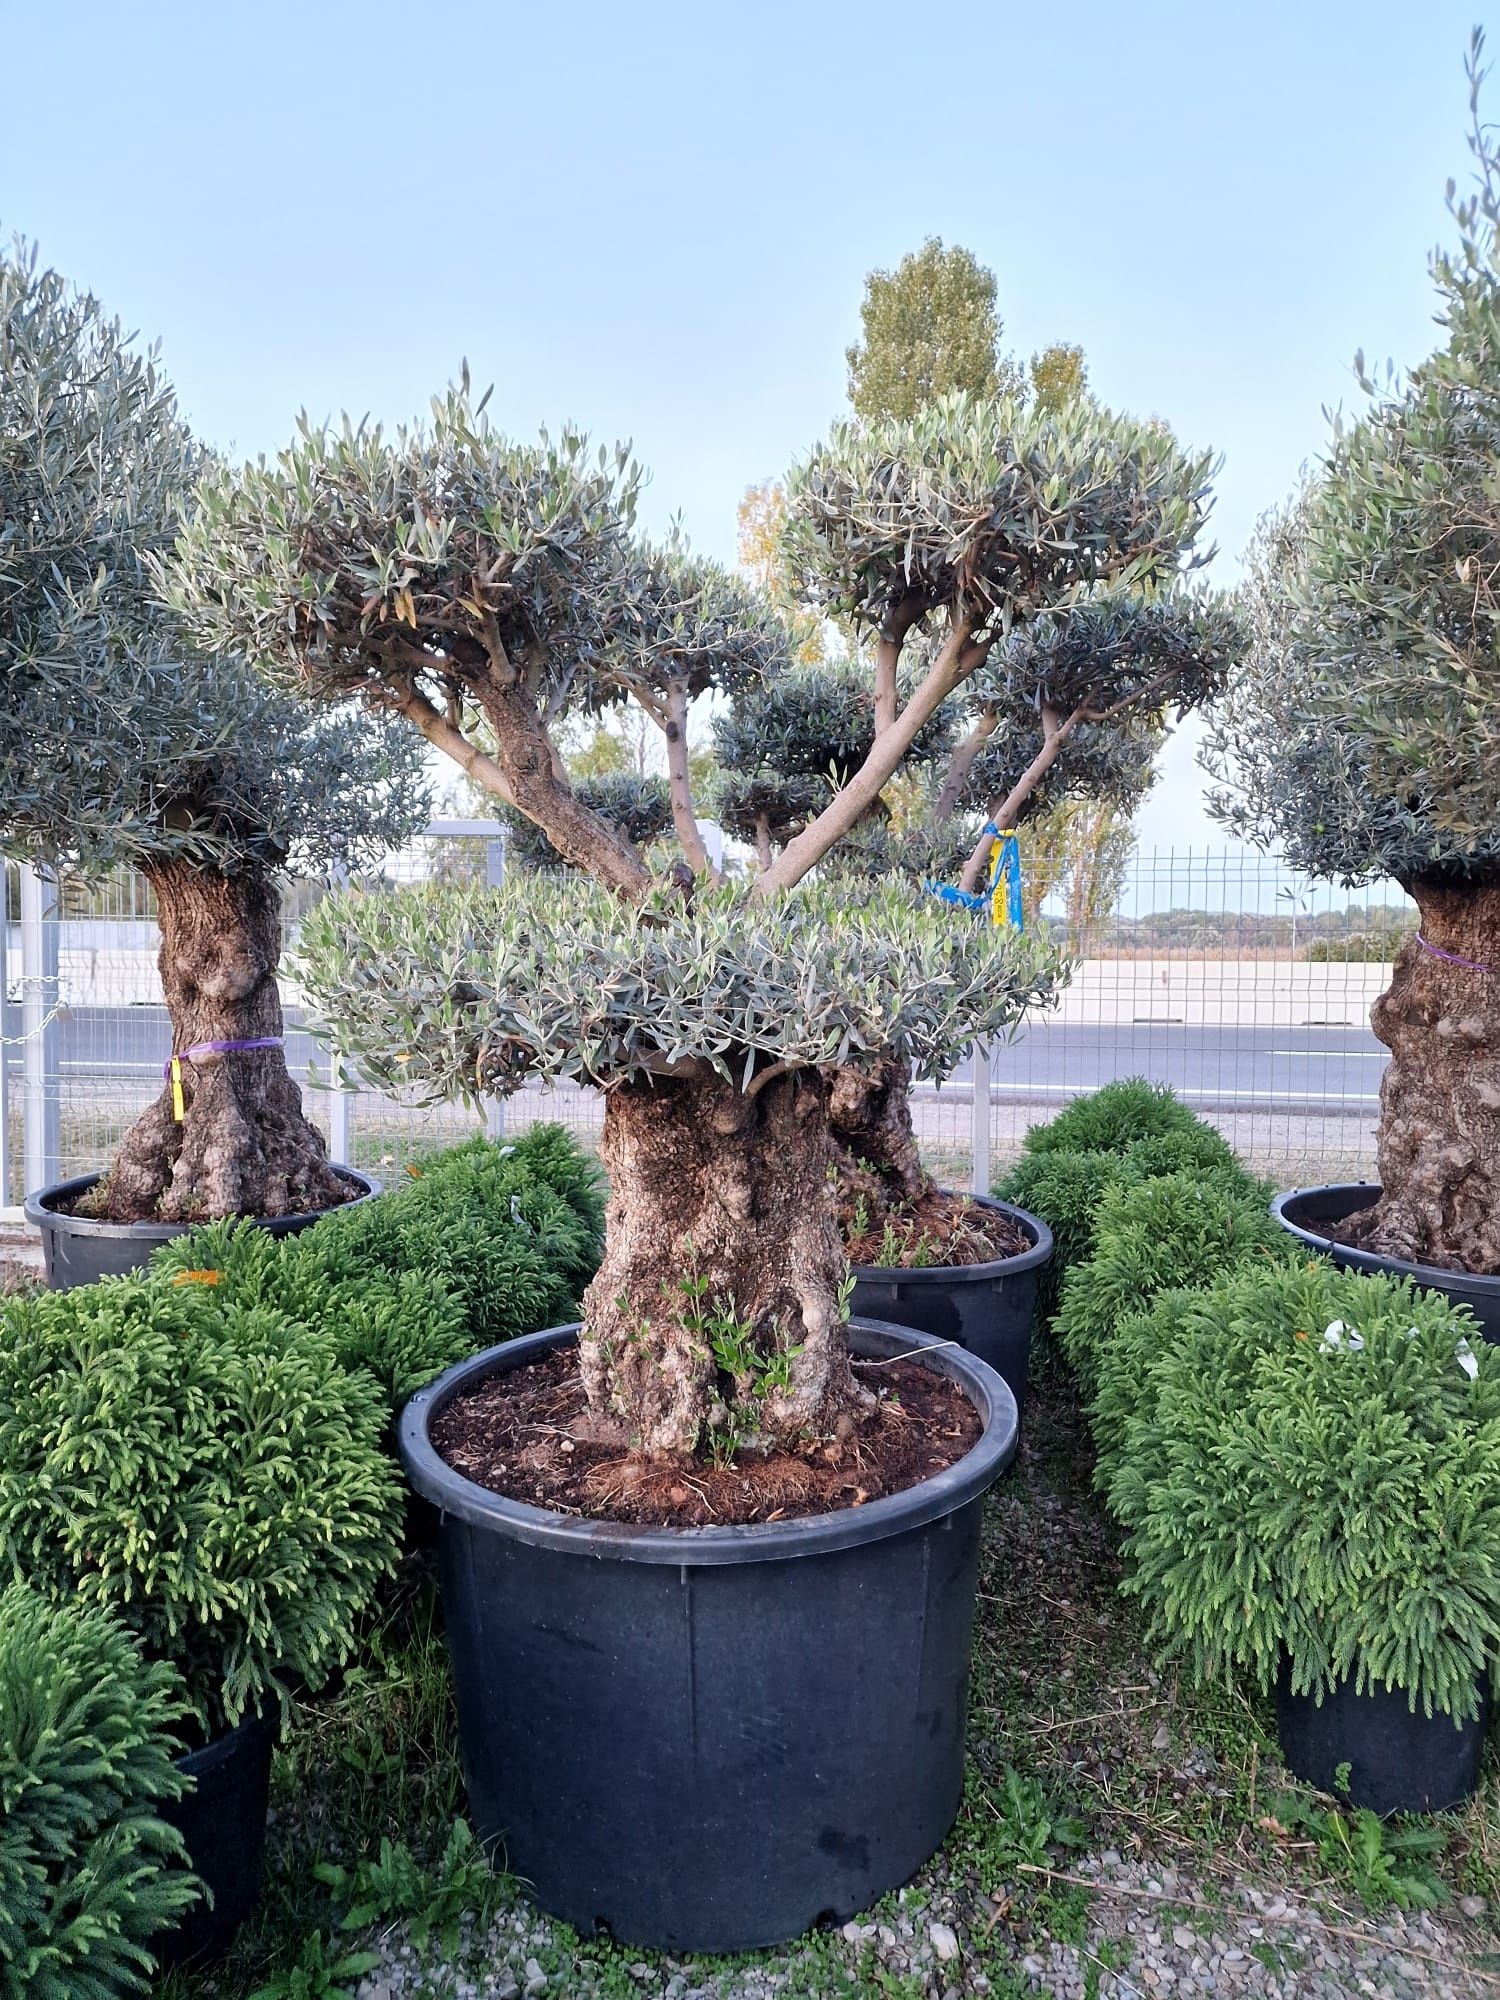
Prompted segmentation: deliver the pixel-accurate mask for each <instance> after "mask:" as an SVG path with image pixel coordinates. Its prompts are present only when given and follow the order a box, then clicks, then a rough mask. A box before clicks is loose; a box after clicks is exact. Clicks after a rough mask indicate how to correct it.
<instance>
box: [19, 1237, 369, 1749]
mask: <svg viewBox="0 0 1500 2000" xmlns="http://www.w3.org/2000/svg"><path fill="white" fill-rule="evenodd" d="M182 1275H183V1276H184V1278H185V1279H186V1280H187V1282H184V1283H182V1284H180V1285H179V1284H163V1283H162V1282H160V1280H159V1279H152V1278H148V1277H141V1278H135V1277H131V1278H121V1279H115V1280H110V1281H106V1282H105V1283H103V1284H98V1285H87V1286H80V1287H78V1288H77V1289H75V1290H73V1291H70V1292H61V1293H44V1294H41V1295H39V1296H37V1297H35V1298H24V1299H17V1300H12V1301H9V1302H7V1303H6V1305H5V1306H4V1308H3V1310H0V1570H4V1571H9V1572H10V1573H12V1574H15V1575H19V1576H21V1577H25V1578H27V1579H28V1580H30V1581H31V1582H32V1583H33V1584H34V1585H35V1586H36V1587H37V1588H38V1589H39V1590H41V1591H42V1592H44V1593H46V1594H48V1595H50V1596H52V1597H54V1598H56V1599H59V1600H68V1601H72V1602H77V1603H79V1604H80V1605H84V1606H97V1607H100V1608H102V1609H110V1610H113V1611H116V1612H117V1613H118V1614H119V1616H120V1617H121V1618H122V1619H123V1620H124V1621H125V1622H126V1624H128V1625H129V1626H130V1627H131V1629H132V1630H133V1631H134V1632H135V1633H136V1634H137V1635H138V1636H139V1638H140V1640H141V1642H142V1644H143V1646H144V1648H145V1651H146V1653H147V1656H148V1657H149V1658H151V1659H156V1660H170V1661H172V1662H173V1663H174V1664H175V1665H176V1666H177V1667H178V1668H179V1670H180V1671H181V1673H182V1675H183V1678H184V1680H185V1682H186V1686H187V1692H188V1698H189V1700H190V1702H191V1705H192V1709H193V1712H194V1717H195V1722H196V1725H197V1727H198V1729H199V1730H200V1731H201V1732H205V1733H207V1734H209V1735H212V1734H214V1733H216V1732H217V1731H218V1730H220V1729H221V1728H222V1727H224V1726H225V1725H226V1724H228V1725H231V1726H232V1725H233V1724H235V1723H236V1722H238V1721H239V1720H240V1719H241V1717H242V1716H243V1715H244V1714H245V1713H246V1711H247V1710H250V1709H252V1708H254V1707H255V1706H257V1705H258V1704H260V1703H262V1702H264V1701H266V1700H268V1699H270V1698H272V1697H274V1696H276V1695H277V1694H279V1693H281V1692H284V1690H285V1689H286V1687H287V1685H288V1684H289V1683H290V1682H291V1681H292V1680H293V1679H294V1678H296V1679H300V1680H302V1681H304V1682H306V1683H308V1684H310V1685H312V1686H314V1687H316V1686H318V1685H319V1684H320V1683H321V1682H322V1681H323V1680H324V1679H325V1678H326V1676H327V1674H328V1673H329V1672H330V1670H331V1669H332V1668H333V1667H334V1666H335V1665H336V1664H338V1663H340V1662H342V1661H343V1660H345V1659H346V1658H347V1657H348V1655H349V1651H350V1648H351V1646H352V1643H353V1637H354V1630H355V1625H356V1621H357V1620H358V1619H359V1617H360V1616H361V1614H362V1613H363V1612H364V1610H365V1609H366V1607H367V1606H368V1605H369V1604H370V1602H371V1600H372V1597H373V1593H374V1590H375V1586H376V1584H377V1582H378V1581H379V1579H380V1578H381V1576H382V1575H384V1574H385V1573H386V1571H387V1570H388V1569H389V1568H390V1567H391V1566H392V1565H393V1563H394V1560H395V1553H396V1547H397V1536H398V1532H399V1527H400V1521H401V1500H400V1486H399V1482H398V1480H397V1477H396V1472H395V1468H394V1466H393V1465H392V1463H391V1461H390V1459H389V1457H388V1456H387V1455H386V1453H385V1452H384V1450H383V1449H382V1443H383V1438H384V1432H385V1426H386V1420H387V1419H386V1411H385V1408H384V1405H383V1403H382V1399H381V1397H380V1395H379V1394H378V1392H377V1391H376V1389H375V1385H374V1384H373V1383H372V1381H371V1380H370V1378H369V1377H368V1376H365V1375H363V1374H360V1373H358V1372H356V1371H352V1370H350V1369H348V1368H345V1367H344V1366H343V1365H342V1364H341V1363H340V1362H339V1360H338V1358H337V1355H336V1353H335V1351H334V1345H333V1342H332V1340H331V1339H330V1338H329V1337H328V1336H327V1335H326V1334H322V1333H319V1332H317V1331H316V1330H314V1329H312V1328H310V1327H308V1326H306V1325H303V1324H301V1323H300V1322H298V1321H296V1320H294V1319H292V1318H290V1317H289V1316H288V1315H286V1314H285V1313H284V1312H281V1311H278V1310H277V1309H276V1308H275V1307H273V1306H271V1305H267V1304H241V1303H238V1302H236V1301H234V1300H230V1301H226V1302H221V1301H219V1300H218V1298H217V1297H216V1291H217V1287H216V1286H215V1285H214V1283H213V1282H212V1275H213V1274H212V1273H211V1272H202V1273H184V1274H182Z"/></svg>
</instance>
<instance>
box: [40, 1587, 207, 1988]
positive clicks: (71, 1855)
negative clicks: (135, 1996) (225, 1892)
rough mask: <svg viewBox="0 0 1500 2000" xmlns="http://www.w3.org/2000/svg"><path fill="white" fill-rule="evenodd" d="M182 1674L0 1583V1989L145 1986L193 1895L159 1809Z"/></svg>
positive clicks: (175, 1793) (86, 1619)
mask: <svg viewBox="0 0 1500 2000" xmlns="http://www.w3.org/2000/svg"><path fill="white" fill-rule="evenodd" d="M184 1706H185V1705H184V1702H183V1698H182V1684H181V1682H180V1680H179V1679H178V1676H177V1674H176V1673H175V1672H174V1670H173V1669H172V1668H171V1667H170V1666H168V1665H167V1664H166V1663H165V1662H162V1661H156V1662H147V1661H146V1660H144V1659H143V1658H142V1656H141V1651H140V1648H139V1646H138V1644H137V1643H136V1641H135V1640H134V1638H133V1637H132V1636H131V1635H130V1633H129V1632H127V1631H126V1629H125V1627H124V1626H123V1625H122V1624H121V1623H120V1622H119V1621H118V1620H117V1619H116V1618H114V1617H112V1616H111V1615H110V1614H109V1613H107V1612H105V1611H102V1610H99V1609H97V1608H90V1607H88V1606H84V1605H79V1604H76V1603H71V1604H70V1603H62V1604H59V1603H55V1602H53V1601H52V1600H51V1599H49V1598H47V1597H45V1596H43V1595H42V1594H41V1593H40V1592H39V1591H35V1590H32V1589H30V1588H28V1586H26V1585H25V1584H21V1583H13V1584H11V1585H10V1587H9V1588H8V1589H6V1590H4V1591H0V2000H115V1996H116V1995H119V1994H122V1993H144V1992H145V1991H147V1989H148V1978H147V1975H148V1973H149V1972H150V1970H151V1966H152V1960H151V1956H150V1952H149V1948H148V1946H149V1940H150V1939H151V1937H152V1936H153V1934H154V1933H156V1932H157V1931H160V1930H163V1929H165V1928H166V1927H167V1926H169V1925H171V1924H172V1923H173V1922H175V1921H176V1919H177V1918H179V1917H180V1916H181V1915H182V1913H183V1912H184V1911H185V1910H186V1909H187V1908H188V1906H189V1905H190V1904H191V1903H192V1902H193V1901H194V1900H195V1899H196V1897H197V1896H198V1894H199V1893H200V1892H199V1890H198V1889H197V1887H196V1885H195V1884H194V1882H193V1879H192V1877H191V1876H190V1875H189V1874H188V1873H187V1871H186V1868H185V1866H183V1865H182V1864H184V1863H185V1861H186V1856H185V1854H184V1852H183V1849H182V1843H181V1841H180V1839H179V1838H178V1836H177V1834H176V1833H175V1832H174V1831H173V1830H172V1829H171V1828H170V1827H168V1826H166V1825H165V1824H164V1823H163V1821H162V1820H161V1819H160V1817H159V1812H160V1808H161V1805H162V1803H163V1802H164V1801H166V1800H170V1799H175V1798H178V1797H179V1796H180V1795H181V1793H182V1791H183V1789H184V1784H185V1781H184V1779H183V1778H182V1776H181V1774H180V1773H179V1772H178V1771H177V1770H176V1769H175V1768H174V1766H173V1762H172V1759H173V1757H174V1756H175V1755H176V1754H177V1753H178V1751H179V1748H180V1745H179V1744H178V1743H177V1741H176V1740H175V1738H174V1735H173V1732H174V1730H175V1729H177V1728H178V1726H179V1725H180V1723H181V1721H182V1717H183V1713H184Z"/></svg>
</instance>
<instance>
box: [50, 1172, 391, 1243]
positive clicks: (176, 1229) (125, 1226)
mask: <svg viewBox="0 0 1500 2000" xmlns="http://www.w3.org/2000/svg"><path fill="white" fill-rule="evenodd" d="M329 1165H330V1166H331V1167H332V1168H333V1171H334V1172H335V1173H336V1174H337V1175H338V1177H339V1179H340V1180H341V1181H348V1182H349V1183H350V1184H351V1185H353V1186H355V1187H356V1188H357V1189H358V1190H359V1192H358V1193H357V1194H356V1195H355V1197H354V1199H355V1201H369V1200H372V1199H373V1197H374V1196H376V1195H378V1194H384V1192H385V1184H384V1182H383V1181H379V1180H377V1179H376V1178H375V1176H374V1175H373V1174H367V1173H364V1172H363V1171H362V1170H361V1169H360V1168H358V1167H349V1166H345V1165H344V1164H343V1163H342V1162H341V1161H338V1160H331V1161H330V1162H329ZM102 1178H103V1176H102V1175H101V1174H74V1175H73V1176H72V1178H71V1179H69V1180H65V1181H53V1182H51V1183H50V1184H49V1185H48V1186H47V1187H41V1188H36V1189H34V1190H33V1191H32V1192H31V1193H30V1194H28V1195H27V1196H26V1197H25V1200H24V1201H23V1203H22V1212H23V1213H24V1215H25V1217H26V1220H27V1221H28V1222H29V1223H30V1224H31V1226H32V1227H33V1228H34V1229H55V1230H58V1231H60V1232H62V1233H65V1234H67V1235H70V1236H93V1237H100V1238H121V1237H126V1238H130V1239H132V1240H133V1241H135V1242H137V1243H140V1242H162V1243H168V1242H170V1241H171V1240H172V1238H173V1237H174V1236H182V1235H184V1234H185V1233H186V1232H187V1231H188V1230H189V1229H193V1228H196V1227H197V1225H196V1223H192V1222H106V1221H104V1220H103V1219H102V1218H100V1217H96V1216H92V1215H67V1214H64V1213H63V1211H62V1210H61V1209H59V1207H58V1203H59V1202H61V1201H68V1200H72V1199H75V1198H76V1197H77V1196H78V1195H81V1194H87V1192H88V1190H89V1189H90V1188H91V1187H96V1186H97V1185H98V1183H99V1182H100V1180H101V1179H102ZM352 1206H353V1204H352V1203H350V1202H342V1203H340V1205H339V1207H340V1208H349V1207H352ZM338 1213H339V1209H338V1208H309V1209H304V1210H303V1211H302V1212H301V1213H300V1214H298V1215H257V1216H252V1217H250V1218H249V1220H251V1221H254V1222H277V1223H282V1224H287V1223H295V1222H307V1223H310V1222H316V1221H321V1220H322V1218H323V1217H324V1216H325V1215H337V1214H338Z"/></svg>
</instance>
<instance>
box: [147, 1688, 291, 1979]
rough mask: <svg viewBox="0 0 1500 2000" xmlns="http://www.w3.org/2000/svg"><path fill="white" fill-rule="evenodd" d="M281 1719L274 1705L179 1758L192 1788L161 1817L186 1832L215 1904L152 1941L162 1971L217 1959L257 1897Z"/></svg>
mask: <svg viewBox="0 0 1500 2000" xmlns="http://www.w3.org/2000/svg"><path fill="white" fill-rule="evenodd" d="M276 1724H277V1713H276V1710H275V1708H274V1707H271V1708H267V1709H264V1710H262V1712H261V1713H260V1714H258V1715H249V1716H246V1718H245V1720H244V1721H243V1722H242V1723H241V1724H240V1725H239V1727H238V1728H237V1729H231V1730H230V1732H229V1734H228V1735H227V1736H220V1737H217V1738H216V1739H215V1740H214V1741H213V1742H212V1743H210V1744H208V1745H207V1746H206V1747H205V1748H204V1749H202V1750H194V1751H191V1752H189V1754H188V1755H187V1756H186V1757H179V1758H178V1759H177V1768H178V1770H179V1771H183V1772H186V1774H187V1775H188V1777H190V1778H192V1779H193V1781H194V1783H193V1789H192V1790H191V1791H190V1792H188V1793H186V1794H185V1795H184V1797H182V1798H180V1799H178V1800H177V1801H176V1802H175V1803H174V1804H171V1805H164V1806H163V1807H162V1809H161V1816H162V1818H163V1819H164V1820H166V1821H167V1823H168V1824H169V1825H170V1826H175V1827H176V1829H177V1831H178V1832H179V1833H180V1834H181V1835H182V1839H183V1844H184V1845H185V1846H186V1848H187V1851H188V1860H189V1863H190V1864H191V1867H192V1870H193V1873H194V1874H195V1875H197V1876H198V1877H200V1878H201V1880H202V1881H203V1883H204V1885H205V1887H206V1888H207V1889H208V1890H209V1892H210V1894H211V1897H212V1901H209V1900H208V1899H207V1898H204V1899H202V1900H200V1901H199V1902H197V1903H195V1904H194V1905H193V1907H192V1909H190V1910H189V1911H188V1913H187V1915H186V1916H185V1917H184V1918H183V1920H182V1922H181V1923H180V1924H179V1925H178V1926H177V1927H176V1929H175V1930H171V1931H164V1932H163V1933H162V1934H161V1935H160V1936H159V1937H157V1938H154V1939H153V1940H152V1943H151V1950H152V1952H153V1953H154V1954H155V1957H156V1961H157V1969H158V1970H159V1971H161V1972H167V1971H170V1969H171V1968H172V1967H173V1966H175V1965H189V1964H193V1965H201V1964H203V1963H205V1962H206V1961H207V1960H209V1959H214V1958H218V1957H220V1956H221V1955H222V1954H223V1953H224V1952H225V1951H227V1950H228V1949H229V1944H230V1940H231V1939H232V1938H233V1936H234V1934H235V1932H236V1931H237V1930H238V1929H239V1927H240V1925H241V1924H242V1923H243V1922H244V1921H245V1919H246V1918H247V1917H248V1916H250V1915H251V1914H252V1912H253V1911H254V1909H255V1906H256V1904H257V1903H258V1902H259V1901H260V1878H261V1870H262V1868H263V1866H264V1863H265V1856H266V1806H267V1804H268V1802H269V1800H270V1796H271V1753H272V1751H273V1750H274V1749H275V1748H276Z"/></svg>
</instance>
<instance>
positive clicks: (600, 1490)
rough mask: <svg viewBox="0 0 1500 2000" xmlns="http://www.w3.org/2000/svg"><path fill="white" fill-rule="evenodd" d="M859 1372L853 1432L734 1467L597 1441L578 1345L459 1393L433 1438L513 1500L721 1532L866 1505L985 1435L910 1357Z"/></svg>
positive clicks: (953, 1394) (748, 1456)
mask: <svg viewBox="0 0 1500 2000" xmlns="http://www.w3.org/2000/svg"><path fill="white" fill-rule="evenodd" d="M854 1372H855V1374H856V1376H857V1377H858V1378H859V1380H860V1381H861V1382H862V1383H863V1384H864V1385H865V1386H866V1387H867V1388H869V1389H872V1390H873V1391H874V1392H875V1394H876V1395H877V1396H878V1398H879V1401H878V1403H877V1405H876V1408H875V1409H874V1410H873V1411H872V1412H871V1413H870V1414H869V1415H868V1416H866V1417H864V1418H863V1419H861V1420H858V1421H847V1434H846V1435H845V1436H844V1437H842V1438H840V1439H837V1440H835V1441H833V1442H829V1443H811V1442H810V1443H807V1444H804V1445H801V1446H799V1447H798V1448H797V1449H796V1450H795V1451H775V1452H768V1453H764V1454H761V1453H750V1452H746V1453H742V1454H741V1455H740V1456H739V1458H738V1459H737V1460H735V1461H733V1462H732V1463H730V1464H728V1465H715V1464H713V1463H712V1462H711V1461H710V1460H709V1459H708V1458H706V1457H704V1456H703V1455H702V1454H701V1453H700V1454H699V1455H698V1456H696V1457H693V1458H687V1459H684V1458H677V1457H660V1458H647V1457H645V1456H643V1455H642V1454H641V1453H639V1452H631V1451H627V1450H623V1449H622V1448H621V1447H620V1446H619V1445H618V1444H615V1443H600V1442H599V1441H598V1440H597V1437H596V1436H595V1435H594V1434H593V1432H592V1427H591V1422H590V1419H589V1414H588V1409H587V1405H586V1404H585V1402H584V1396H583V1385H582V1383H581V1382H580V1380H579V1376H578V1366H577V1356H576V1355H575V1354H574V1353H573V1352H572V1351H571V1350H570V1349H565V1350H563V1351H562V1352H561V1353H556V1354H550V1355H548V1356H547V1357H546V1359H545V1360H543V1361H537V1362H533V1363H532V1364H531V1365H530V1366H529V1367H526V1368H517V1369H512V1370H510V1371H508V1372H507V1373H506V1374H504V1375H492V1376H490V1378H489V1379H488V1380H487V1381H486V1382H483V1383H481V1384H480V1386H479V1387H478V1388H476V1389H474V1390H472V1391H471V1392H470V1393H469V1394H467V1395H463V1396H457V1397H455V1398H454V1400H453V1401H452V1402H451V1403H449V1405H448V1406H447V1408H446V1409H445V1410H443V1411H442V1412H441V1414H440V1415H439V1416H437V1417H436V1418H434V1420H433V1424H432V1442H433V1444H434V1445H435V1446H436V1448H437V1450H438V1453H439V1455H440V1456H441V1457H442V1458H443V1459H444V1460H446V1462H447V1463H448V1464H449V1465H451V1466H452V1467H453V1469H454V1471H455V1472H461V1473H462V1474H463V1475H464V1477H465V1478H466V1479H472V1480H473V1481H474V1482H475V1484H476V1485H478V1486H483V1487H487V1488H488V1490H489V1491H490V1492H491V1493H500V1494H503V1495H504V1496H505V1497H506V1498H507V1499H508V1500H524V1501H526V1502H528V1503H529V1504H530V1505H532V1506H534V1507H548V1508H550V1509H551V1510H552V1511H553V1512H554V1513H558V1514H576V1515H580V1516H582V1517H583V1518H584V1519H587V1520H602V1521H626V1522H631V1523H635V1524H638V1525H641V1526H647V1527H662V1528H724V1527H733V1526H737V1525H741V1524H743V1523H747V1522H752V1521H784V1520H790V1519H792V1518H794V1517H799V1516H806V1515H809V1514H832V1513H836V1512H838V1511H839V1510H840V1509H841V1508H845V1507H862V1506H863V1505H864V1504H865V1502H866V1501H868V1500H878V1499H880V1498H881V1497H882V1496H883V1495H884V1494H887V1493H900V1492H903V1491H905V1489H906V1488H907V1487H910V1486H916V1485H918V1484H920V1482H921V1481H922V1480H924V1479H929V1478H931V1477H932V1476H933V1474H935V1473H938V1472H942V1471H944V1470H945V1469H946V1468H947V1467H948V1466H950V1465H953V1464H956V1463H957V1461H958V1460H959V1459H961V1458H962V1457H963V1456H964V1454H965V1453H966V1452H967V1451H969V1450H970V1449H971V1448H972V1446H973V1445H974V1444H975V1442H976V1441H977V1439H978V1437H979V1432H980V1423H979V1416H978V1413H977V1412H976V1411H975V1409H974V1406H973V1404H972V1403H971V1402H970V1401H969V1399H968V1397H967V1396H965V1395H964V1393H963V1391H962V1390H961V1389H960V1388H959V1387H958V1386H957V1384H956V1383H953V1382H950V1381H948V1380H947V1378H946V1377H945V1376H942V1375H938V1374H935V1373H934V1372H933V1371H932V1370H931V1369H929V1368H923V1367H920V1366H919V1365H918V1364H916V1363H915V1362H911V1361H896V1362H867V1361H857V1362H856V1363H855V1364H854Z"/></svg>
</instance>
